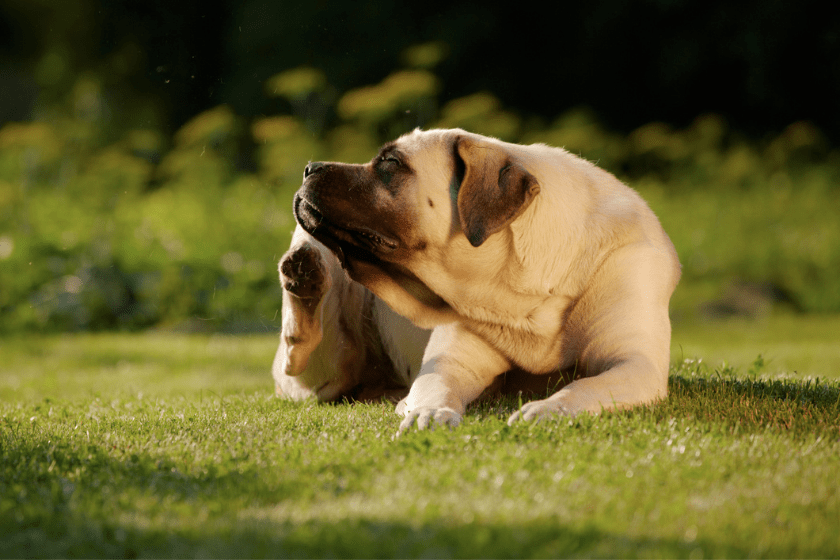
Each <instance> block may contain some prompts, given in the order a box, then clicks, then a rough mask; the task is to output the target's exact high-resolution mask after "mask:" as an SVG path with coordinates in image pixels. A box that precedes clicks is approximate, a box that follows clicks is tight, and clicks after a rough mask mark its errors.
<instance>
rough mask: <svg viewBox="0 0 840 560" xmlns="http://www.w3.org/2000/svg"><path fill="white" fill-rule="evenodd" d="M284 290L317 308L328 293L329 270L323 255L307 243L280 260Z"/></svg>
mask: <svg viewBox="0 0 840 560" xmlns="http://www.w3.org/2000/svg"><path fill="white" fill-rule="evenodd" d="M280 277H281V282H282V284H283V289H285V290H286V291H287V292H289V293H291V294H293V295H294V296H297V297H298V298H300V299H301V300H304V301H307V302H309V303H311V304H312V307H313V308H314V307H316V306H317V305H318V302H319V301H321V298H322V297H324V294H325V293H326V291H327V287H328V286H327V268H326V265H325V264H324V261H323V259H322V257H321V254H320V253H319V252H318V250H317V249H315V248H314V247H313V246H312V245H309V244H308V243H305V244H303V245H301V246H299V247H297V248H295V249H292V250H291V251H289V252H288V253H286V254H285V255H283V258H282V259H281V260H280Z"/></svg>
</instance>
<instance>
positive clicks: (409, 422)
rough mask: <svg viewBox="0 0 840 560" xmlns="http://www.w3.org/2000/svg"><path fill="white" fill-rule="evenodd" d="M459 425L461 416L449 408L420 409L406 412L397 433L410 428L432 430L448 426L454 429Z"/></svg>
mask: <svg viewBox="0 0 840 560" xmlns="http://www.w3.org/2000/svg"><path fill="white" fill-rule="evenodd" d="M460 423H461V415H460V414H458V413H457V412H455V411H454V410H452V409H451V408H446V407H444V408H433V407H421V408H416V409H414V410H412V411H410V412H408V413H407V414H406V416H405V419H403V421H402V422H401V423H400V431H399V433H401V434H402V433H405V432H407V431H409V430H410V429H411V428H412V426H417V429H418V430H425V429H426V428H429V429H431V430H434V429H435V427H436V426H438V425H440V426H448V427H450V428H454V427H455V426H457V425H458V424H460Z"/></svg>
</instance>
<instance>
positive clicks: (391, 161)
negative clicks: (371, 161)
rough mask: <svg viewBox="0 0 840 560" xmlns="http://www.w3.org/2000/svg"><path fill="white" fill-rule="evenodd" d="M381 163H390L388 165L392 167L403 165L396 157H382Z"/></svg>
mask: <svg viewBox="0 0 840 560" xmlns="http://www.w3.org/2000/svg"><path fill="white" fill-rule="evenodd" d="M381 162H382V163H388V164H391V165H401V162H400V160H398V159H397V158H395V157H394V156H382V160H381Z"/></svg>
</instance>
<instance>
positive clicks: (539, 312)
mask: <svg viewBox="0 0 840 560" xmlns="http://www.w3.org/2000/svg"><path fill="white" fill-rule="evenodd" d="M569 305H570V303H569V300H568V299H566V298H551V299H550V300H548V301H545V302H543V303H542V304H541V305H539V306H537V307H534V308H532V310H531V311H530V312H528V313H523V314H521V315H516V314H513V313H510V312H508V313H506V314H502V313H500V312H499V310H494V311H488V310H485V312H484V313H475V314H473V317H471V318H467V319H466V321H465V323H466V324H468V325H469V328H470V330H472V331H473V332H475V333H476V334H478V335H479V336H481V337H482V338H484V339H485V340H486V341H487V342H488V343H489V344H490V345H491V346H493V347H494V348H496V349H497V350H498V351H500V352H501V353H502V354H504V355H505V356H506V357H507V358H508V359H509V360H510V361H511V362H513V363H514V364H516V365H517V366H519V367H521V368H522V369H525V370H526V371H529V372H532V373H545V372H549V371H554V370H556V369H557V368H558V367H560V368H565V367H570V366H572V365H573V364H574V357H573V355H574V350H573V349H572V348H571V345H570V341H572V340H573V339H574V337H570V336H569V333H567V332H566V329H565V316H566V310H567V309H568V308H569ZM566 362H569V363H566Z"/></svg>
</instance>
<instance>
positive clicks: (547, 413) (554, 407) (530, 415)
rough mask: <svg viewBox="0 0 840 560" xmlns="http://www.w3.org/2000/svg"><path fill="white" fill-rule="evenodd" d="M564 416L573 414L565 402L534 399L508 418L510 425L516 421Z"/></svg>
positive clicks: (536, 420) (537, 420)
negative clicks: (567, 408) (564, 404)
mask: <svg viewBox="0 0 840 560" xmlns="http://www.w3.org/2000/svg"><path fill="white" fill-rule="evenodd" d="M564 416H572V414H570V413H569V411H568V410H566V407H565V406H563V403H562V402H560V401H556V400H554V401H553V400H548V399H546V400H542V401H533V402H529V403H526V404H524V405H522V408H521V409H519V410H518V411H516V412H514V413H513V414H512V415H511V417H510V418H509V419H508V422H507V423H508V426H512V425H513V424H515V423H516V422H540V421H541V420H545V419H557V418H560V417H564Z"/></svg>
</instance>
